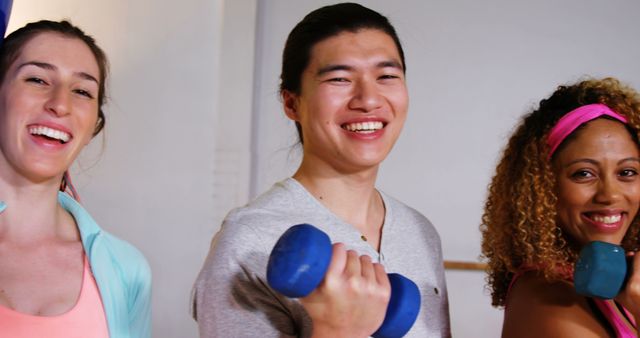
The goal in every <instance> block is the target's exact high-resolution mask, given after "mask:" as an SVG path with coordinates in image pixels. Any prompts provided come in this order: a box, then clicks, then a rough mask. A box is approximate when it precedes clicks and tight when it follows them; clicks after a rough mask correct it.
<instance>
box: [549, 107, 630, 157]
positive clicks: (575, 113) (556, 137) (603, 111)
mask: <svg viewBox="0 0 640 338" xmlns="http://www.w3.org/2000/svg"><path fill="white" fill-rule="evenodd" d="M602 115H607V116H611V117H613V118H614V119H616V120H618V121H620V122H622V123H625V124H626V123H627V119H626V118H625V117H624V116H622V115H620V114H618V113H616V112H614V111H613V110H611V108H609V107H607V106H605V105H604V104H601V103H594V104H588V105H586V106H582V107H578V108H576V109H574V110H572V111H570V112H568V113H567V114H566V115H565V116H563V117H562V118H561V119H560V120H558V123H556V125H555V126H553V128H551V132H550V133H549V138H548V139H547V144H548V145H549V148H551V150H550V151H549V158H551V156H552V155H553V153H554V152H555V151H556V149H558V146H559V145H560V143H562V141H564V139H566V138H567V136H569V135H570V134H571V133H573V131H574V130H576V128H578V127H580V126H581V125H582V124H584V123H586V122H589V121H591V120H594V119H596V118H598V117H600V116H602Z"/></svg>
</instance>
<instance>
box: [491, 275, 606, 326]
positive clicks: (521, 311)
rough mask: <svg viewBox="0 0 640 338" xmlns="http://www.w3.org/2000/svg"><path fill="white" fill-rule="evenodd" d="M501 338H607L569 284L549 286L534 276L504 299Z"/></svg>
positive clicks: (523, 279)
mask: <svg viewBox="0 0 640 338" xmlns="http://www.w3.org/2000/svg"><path fill="white" fill-rule="evenodd" d="M502 336H503V337H505V338H509V337H518V338H527V337H558V338H562V337H584V338H590V337H610V336H611V335H610V333H609V332H608V331H607V328H606V327H605V326H604V325H603V324H602V323H600V322H599V321H598V318H597V317H596V315H595V314H594V313H593V312H592V310H591V308H590V306H589V304H588V303H587V300H586V298H585V297H583V296H580V295H578V294H577V293H576V292H575V289H574V287H573V284H571V283H569V282H563V281H560V282H548V281H546V280H544V279H543V278H542V277H541V276H539V275H537V274H536V272H529V273H526V274H524V275H523V276H522V277H520V278H519V279H518V281H517V282H516V283H515V285H514V286H513V288H512V289H511V291H510V292H509V296H508V298H507V305H506V307H505V314H504V324H503V327H502Z"/></svg>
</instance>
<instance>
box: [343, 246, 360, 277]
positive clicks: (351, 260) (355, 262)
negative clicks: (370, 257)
mask: <svg viewBox="0 0 640 338" xmlns="http://www.w3.org/2000/svg"><path fill="white" fill-rule="evenodd" d="M344 273H345V275H347V276H358V277H359V276H360V275H361V273H362V272H361V267H360V258H359V255H358V253H357V252H355V251H354V250H349V251H347V264H346V266H345V269H344Z"/></svg>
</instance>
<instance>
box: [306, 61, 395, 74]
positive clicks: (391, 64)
mask: <svg viewBox="0 0 640 338" xmlns="http://www.w3.org/2000/svg"><path fill="white" fill-rule="evenodd" d="M376 68H396V69H398V70H404V69H403V68H402V65H401V64H400V62H398V61H396V60H385V61H380V62H378V63H377V64H376ZM354 69H355V68H354V67H352V66H349V65H345V64H329V65H326V66H324V67H322V68H320V69H318V71H317V72H316V75H317V76H321V75H324V74H326V73H330V72H335V71H340V70H344V71H353V70H354Z"/></svg>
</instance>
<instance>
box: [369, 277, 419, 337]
mask: <svg viewBox="0 0 640 338" xmlns="http://www.w3.org/2000/svg"><path fill="white" fill-rule="evenodd" d="M387 276H389V283H391V299H389V305H388V306H387V313H386V315H385V317H384V321H383V322H382V325H381V326H380V328H378V330H377V331H376V332H375V333H374V334H373V337H374V338H396V337H402V336H404V335H405V334H407V332H409V330H410V329H411V326H413V323H414V322H415V321H416V318H417V317H418V313H419V312H420V290H419V289H418V286H417V285H416V283H414V282H413V281H412V280H410V279H408V278H406V277H404V276H402V275H400V274H397V273H390V274H388V275H387Z"/></svg>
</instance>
